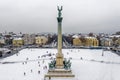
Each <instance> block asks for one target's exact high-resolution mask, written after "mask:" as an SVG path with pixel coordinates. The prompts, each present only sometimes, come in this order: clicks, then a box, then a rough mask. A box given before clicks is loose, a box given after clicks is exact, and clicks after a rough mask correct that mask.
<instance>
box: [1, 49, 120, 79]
mask: <svg viewBox="0 0 120 80" xmlns="http://www.w3.org/2000/svg"><path fill="white" fill-rule="evenodd" d="M62 52H63V54H64V58H67V59H70V60H71V62H72V66H71V69H72V72H73V74H75V77H74V78H51V80H120V76H119V74H120V69H119V68H120V57H119V56H118V55H116V54H115V53H112V52H111V51H103V50H102V49H63V50H62ZM56 53H57V49H40V48H37V49H35V48H30V49H23V50H21V51H19V52H18V53H16V54H15V55H13V56H10V57H7V58H4V59H0V80H44V75H45V74H46V73H47V71H48V63H49V62H50V61H51V60H52V59H54V58H55V57H56V56H55V54H56ZM102 54H103V56H102Z"/></svg>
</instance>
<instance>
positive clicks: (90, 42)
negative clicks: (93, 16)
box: [85, 37, 99, 47]
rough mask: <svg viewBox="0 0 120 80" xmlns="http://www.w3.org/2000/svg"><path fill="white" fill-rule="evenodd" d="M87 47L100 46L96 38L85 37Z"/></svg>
mask: <svg viewBox="0 0 120 80" xmlns="http://www.w3.org/2000/svg"><path fill="white" fill-rule="evenodd" d="M85 46H93V47H96V46H99V41H98V40H97V38H95V37H85Z"/></svg>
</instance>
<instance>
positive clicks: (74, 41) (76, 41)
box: [73, 38, 82, 46]
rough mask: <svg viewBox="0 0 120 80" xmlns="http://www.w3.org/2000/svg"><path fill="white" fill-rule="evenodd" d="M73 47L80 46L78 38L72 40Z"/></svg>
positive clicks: (80, 42)
mask: <svg viewBox="0 0 120 80" xmlns="http://www.w3.org/2000/svg"><path fill="white" fill-rule="evenodd" d="M73 45H74V46H82V41H81V40H80V39H79V38H74V39H73Z"/></svg>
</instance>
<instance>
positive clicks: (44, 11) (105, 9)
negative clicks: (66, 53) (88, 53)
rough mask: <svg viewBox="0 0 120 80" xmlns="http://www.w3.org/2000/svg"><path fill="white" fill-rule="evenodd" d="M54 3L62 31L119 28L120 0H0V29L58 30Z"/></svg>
mask: <svg viewBox="0 0 120 80" xmlns="http://www.w3.org/2000/svg"><path fill="white" fill-rule="evenodd" d="M57 5H62V6H63V11H62V16H63V24H62V26H63V32H79V33H89V32H94V33H99V32H105V33H114V32H116V31H120V0H0V32H4V31H13V32H20V31H21V32H24V33H26V32H29V33H34V32H36V33H38V32H57V20H56V17H57Z"/></svg>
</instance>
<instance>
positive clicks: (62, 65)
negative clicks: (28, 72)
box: [45, 6, 75, 80]
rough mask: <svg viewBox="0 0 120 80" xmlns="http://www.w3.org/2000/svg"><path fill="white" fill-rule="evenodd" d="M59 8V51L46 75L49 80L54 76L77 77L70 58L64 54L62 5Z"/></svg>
mask: <svg viewBox="0 0 120 80" xmlns="http://www.w3.org/2000/svg"><path fill="white" fill-rule="evenodd" d="M57 8H58V17H57V21H58V39H57V43H58V45H57V50H58V53H57V54H56V59H54V60H52V61H51V62H50V63H49V70H48V73H47V74H46V75H45V79H46V77H48V78H49V80H50V79H51V78H52V77H75V75H73V74H72V70H71V62H70V60H67V59H64V55H63V54H62V19H63V17H62V13H61V11H62V6H61V7H59V6H58V7H57Z"/></svg>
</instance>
